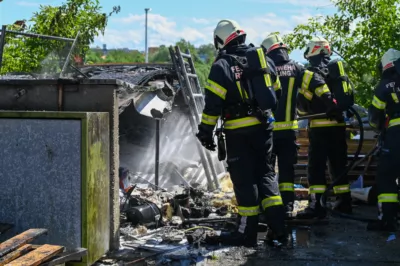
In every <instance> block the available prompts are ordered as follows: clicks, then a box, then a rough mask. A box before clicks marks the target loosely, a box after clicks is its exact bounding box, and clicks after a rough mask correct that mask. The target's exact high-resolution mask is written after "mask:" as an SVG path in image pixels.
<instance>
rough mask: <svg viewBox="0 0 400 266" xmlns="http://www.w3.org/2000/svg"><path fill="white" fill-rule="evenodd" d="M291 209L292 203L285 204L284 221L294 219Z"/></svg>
mask: <svg viewBox="0 0 400 266" xmlns="http://www.w3.org/2000/svg"><path fill="white" fill-rule="evenodd" d="M293 208H294V207H293V202H289V203H288V204H285V220H291V219H293V218H294V214H293Z"/></svg>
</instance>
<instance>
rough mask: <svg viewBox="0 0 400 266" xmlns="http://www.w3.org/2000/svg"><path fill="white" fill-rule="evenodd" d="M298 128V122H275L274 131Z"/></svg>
mask: <svg viewBox="0 0 400 266" xmlns="http://www.w3.org/2000/svg"><path fill="white" fill-rule="evenodd" d="M298 128H299V123H298V121H297V120H294V121H284V122H274V131H279V130H289V129H298Z"/></svg>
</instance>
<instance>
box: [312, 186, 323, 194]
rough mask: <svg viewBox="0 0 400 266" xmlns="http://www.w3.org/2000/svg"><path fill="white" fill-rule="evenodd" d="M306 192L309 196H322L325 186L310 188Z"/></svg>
mask: <svg viewBox="0 0 400 266" xmlns="http://www.w3.org/2000/svg"><path fill="white" fill-rule="evenodd" d="M308 190H309V192H310V194H322V193H324V192H325V190H326V186H325V185H314V186H310V187H309V189H308Z"/></svg>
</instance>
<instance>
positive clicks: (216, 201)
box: [97, 169, 306, 265]
mask: <svg viewBox="0 0 400 266" xmlns="http://www.w3.org/2000/svg"><path fill="white" fill-rule="evenodd" d="M120 170H121V172H120V174H121V176H120V178H121V182H120V185H121V190H120V208H121V228H120V234H121V237H120V241H121V248H120V250H119V251H118V252H114V253H110V254H108V255H107V256H105V257H104V259H102V260H100V261H99V262H98V264H97V265H130V264H129V263H134V262H137V261H142V260H145V261H152V262H153V263H155V264H156V265H161V264H168V265H174V264H173V263H174V262H175V263H178V262H179V263H183V262H185V263H189V264H185V265H192V264H193V263H194V264H196V263H205V262H207V265H210V264H212V263H214V262H215V259H216V258H217V257H221V256H228V255H229V254H234V255H235V256H238V258H239V257H240V259H241V260H243V257H246V256H247V255H249V254H253V253H254V252H256V251H255V250H248V249H237V248H233V247H224V246H220V245H213V244H212V243H211V244H210V243H209V242H208V241H207V239H208V237H211V238H212V237H213V236H218V235H219V234H220V232H221V231H232V230H234V229H235V226H236V225H235V220H236V214H237V207H236V206H237V202H236V198H235V195H234V192H233V184H232V182H231V180H230V177H229V174H226V175H225V176H223V177H222V178H220V180H219V181H220V185H221V188H220V189H219V190H215V191H212V192H209V191H207V189H206V187H204V186H201V185H199V184H196V183H191V184H189V185H186V184H182V185H174V186H170V187H168V188H167V189H162V188H157V187H155V186H154V185H152V184H151V183H149V182H148V181H146V180H145V179H140V177H138V175H139V173H135V174H130V173H129V170H127V169H120ZM132 181H134V182H135V183H133V182H132ZM140 181H142V182H140ZM136 182H138V183H136ZM299 195H300V196H301V194H299ZM305 205H306V204H305V203H304V202H300V201H298V202H296V208H300V209H302V208H304V207H305ZM233 250H236V252H233V253H232V251H233ZM229 256H230V255H229ZM132 265H133V264H132ZM177 265H182V264H177Z"/></svg>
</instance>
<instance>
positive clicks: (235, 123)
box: [225, 116, 261, 129]
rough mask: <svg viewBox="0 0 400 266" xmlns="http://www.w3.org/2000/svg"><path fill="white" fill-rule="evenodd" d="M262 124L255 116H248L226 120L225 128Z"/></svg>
mask: <svg viewBox="0 0 400 266" xmlns="http://www.w3.org/2000/svg"><path fill="white" fill-rule="evenodd" d="M259 124H261V122H260V120H258V119H257V118H256V117H254V116H248V117H244V118H239V119H232V120H228V121H226V122H225V129H237V128H242V127H250V126H255V125H259Z"/></svg>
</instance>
